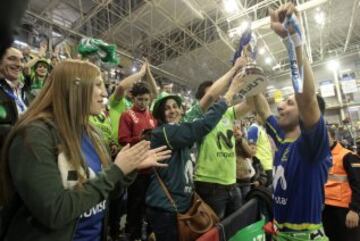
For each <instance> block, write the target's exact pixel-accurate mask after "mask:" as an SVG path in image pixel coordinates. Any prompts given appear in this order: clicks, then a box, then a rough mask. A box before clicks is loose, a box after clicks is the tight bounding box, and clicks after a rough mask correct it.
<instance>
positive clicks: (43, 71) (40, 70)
mask: <svg viewBox="0 0 360 241" xmlns="http://www.w3.org/2000/svg"><path fill="white" fill-rule="evenodd" d="M36 74H37V75H38V76H40V77H45V76H46V75H47V74H48V66H47V64H45V63H39V64H38V65H37V66H36Z"/></svg>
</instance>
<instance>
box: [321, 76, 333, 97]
mask: <svg viewBox="0 0 360 241" xmlns="http://www.w3.org/2000/svg"><path fill="white" fill-rule="evenodd" d="M334 87H335V86H334V83H333V82H332V81H331V80H325V81H321V82H320V94H321V96H322V97H332V96H335V88H334Z"/></svg>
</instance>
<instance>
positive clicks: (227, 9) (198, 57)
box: [24, 0, 360, 88]
mask: <svg viewBox="0 0 360 241" xmlns="http://www.w3.org/2000/svg"><path fill="white" fill-rule="evenodd" d="M283 2H285V1H281V0H267V1H264V0H30V3H29V8H28V10H27V12H26V16H25V18H24V22H25V23H27V24H29V25H31V26H32V27H33V28H34V30H35V31H37V32H44V33H50V34H52V35H53V41H54V42H55V43H59V42H61V41H64V40H65V39H67V38H73V39H80V38H81V37H83V36H92V37H97V38H102V39H104V40H106V41H108V42H111V43H116V44H117V45H118V47H119V48H120V52H121V54H123V55H127V56H131V57H135V58H140V57H141V56H147V57H148V58H149V59H150V61H151V63H152V65H153V66H154V67H156V68H154V69H155V71H156V73H157V75H158V76H161V77H165V78H168V79H171V80H173V81H176V82H179V83H182V84H183V85H186V86H188V87H189V88H194V87H195V86H197V85H198V84H199V83H200V82H202V81H204V80H214V79H216V78H217V77H219V76H220V75H221V74H223V73H224V72H225V71H226V70H227V69H229V68H230V66H231V64H230V59H231V58H232V55H233V53H234V49H235V48H236V39H237V35H236V34H237V32H238V30H239V29H240V28H241V26H242V25H244V22H249V21H250V22H252V23H253V24H252V27H253V28H254V33H255V34H256V36H257V38H258V49H259V53H258V58H257V62H258V64H259V65H261V66H262V67H263V68H264V69H265V71H266V72H267V73H268V74H269V75H276V74H277V73H279V72H282V71H286V70H287V68H288V65H287V53H286V49H285V48H284V46H283V44H282V43H281V41H280V39H279V38H278V37H277V36H275V34H274V33H273V32H272V31H271V30H270V28H269V22H268V21H269V19H268V18H267V16H268V9H269V8H276V7H277V6H279V5H280V4H281V3H283ZM296 4H297V5H298V6H300V8H301V9H304V10H303V11H302V12H301V15H302V21H303V25H304V29H305V36H306V41H307V49H306V50H307V52H308V54H309V56H310V58H311V59H312V61H313V62H314V63H319V62H324V61H326V60H327V59H329V58H332V57H335V56H342V55H346V54H353V53H358V52H359V50H360V14H359V10H360V0H309V1H307V0H297V1H296Z"/></svg>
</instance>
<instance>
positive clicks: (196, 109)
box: [182, 101, 204, 122]
mask: <svg viewBox="0 0 360 241" xmlns="http://www.w3.org/2000/svg"><path fill="white" fill-rule="evenodd" d="M203 114H204V113H203V112H202V110H201V108H200V104H199V101H196V102H195V103H194V104H193V105H192V106H191V108H190V109H189V110H188V111H186V113H185V116H184V117H183V119H182V121H183V122H193V121H195V120H196V119H198V118H200V117H202V115H203Z"/></svg>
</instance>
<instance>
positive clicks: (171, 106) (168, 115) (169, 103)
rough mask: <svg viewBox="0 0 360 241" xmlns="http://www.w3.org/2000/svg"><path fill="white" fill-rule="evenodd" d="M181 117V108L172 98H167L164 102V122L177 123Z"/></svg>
mask: <svg viewBox="0 0 360 241" xmlns="http://www.w3.org/2000/svg"><path fill="white" fill-rule="evenodd" d="M180 119H181V109H180V106H178V103H177V102H176V101H175V100H174V99H168V100H166V103H165V120H166V123H179V122H180Z"/></svg>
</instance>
